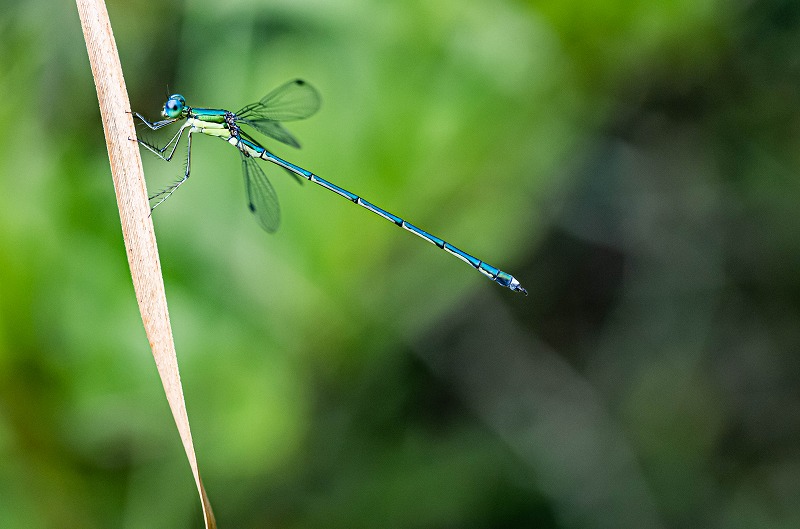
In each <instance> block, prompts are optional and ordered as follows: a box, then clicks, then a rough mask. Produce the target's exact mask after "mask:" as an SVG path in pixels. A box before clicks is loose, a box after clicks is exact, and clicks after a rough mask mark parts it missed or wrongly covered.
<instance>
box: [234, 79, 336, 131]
mask: <svg viewBox="0 0 800 529" xmlns="http://www.w3.org/2000/svg"><path fill="white" fill-rule="evenodd" d="M320 103H321V100H320V97H319V92H317V90H316V88H314V87H313V86H311V85H310V84H308V83H306V82H305V81H303V80H302V79H295V80H293V81H289V82H288V83H286V84H284V85H281V86H279V87H278V88H276V89H275V90H273V91H272V92H270V93H269V94H267V95H265V96H264V97H263V98H262V99H261V101H259V102H258V103H251V104H249V105H247V106H246V107H244V108H242V109H241V110H239V111H238V112H236V118H237V120H247V121H249V122H251V123H253V122H258V121H295V120H298V119H305V118H307V117H309V116H311V115H313V114H314V113H315V112H316V111H317V110H319V107H320Z"/></svg>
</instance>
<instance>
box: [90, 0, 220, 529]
mask: <svg viewBox="0 0 800 529" xmlns="http://www.w3.org/2000/svg"><path fill="white" fill-rule="evenodd" d="M77 5H78V14H79V15H80V19H81V26H82V27H83V35H84V38H85V40H86V49H87V51H88V53H89V62H90V63H91V67H92V75H93V76H94V83H95V86H96V88H97V98H98V100H99V102H100V114H101V117H102V120H103V130H104V131H105V137H106V145H107V146H108V157H109V159H110V161H111V176H112V178H113V180H114V190H115V191H116V195H117V205H118V206H119V214H120V219H121V221H122V235H123V238H124V240H125V249H126V250H127V253H128V263H129V264H130V268H131V276H132V278H133V287H134V290H135V292H136V299H137V301H138V302H139V311H140V312H141V314H142V321H143V322H144V328H145V332H146V333H147V338H148V340H149V341H150V348H151V349H152V351H153V357H154V358H155V360H156V366H157V367H158V373H159V375H160V376H161V382H162V384H163V386H164V392H165V393H166V395H167V401H168V402H169V406H170V408H171V410H172V415H173V417H174V419H175V424H176V425H177V427H178V432H179V433H180V436H181V440H182V441H183V447H184V450H185V451H186V456H187V458H188V459H189V465H190V466H191V468H192V474H194V479H195V482H196V484H197V490H198V492H199V493H200V499H201V501H202V504H203V517H204V519H205V526H206V528H207V529H212V528H216V522H215V521H214V514H213V513H212V511H211V504H210V503H209V501H208V497H207V496H206V492H205V489H204V488H203V482H202V481H201V479H200V473H199V471H198V469H197V457H196V456H195V451H194V444H193V443H192V434H191V431H190V429H189V419H188V416H187V414H186V405H185V403H184V399H183V389H182V387H181V380H180V375H179V373H178V361H177V358H176V356H175V344H174V342H173V339H172V328H171V326H170V322H169V313H168V312H167V298H166V295H165V293H164V280H163V278H162V276H161V263H160V262H159V258H158V249H157V248H156V238H155V233H154V231H153V222H152V220H151V219H150V216H149V213H150V207H149V204H148V200H147V190H146V188H145V182H144V173H143V172H142V160H141V158H140V156H139V150H138V148H137V145H136V143H135V142H133V141H130V140H129V138H134V137H135V135H136V131H135V129H134V126H133V120H132V119H131V116H130V114H128V111H129V110H130V102H129V100H128V93H127V91H126V89H125V80H124V79H123V77H122V66H121V65H120V61H119V55H118V53H117V46H116V43H115V42H114V35H113V34H112V32H111V24H110V21H109V19H108V11H107V10H106V6H105V3H104V2H103V0H77Z"/></svg>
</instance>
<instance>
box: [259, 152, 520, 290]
mask: <svg viewBox="0 0 800 529" xmlns="http://www.w3.org/2000/svg"><path fill="white" fill-rule="evenodd" d="M248 143H249V142H248ZM253 147H256V148H257V151H256V152H258V154H256V156H258V157H260V158H261V159H263V160H267V161H269V162H272V163H274V164H277V165H280V166H281V167H283V168H285V169H288V170H289V171H292V172H293V173H295V174H297V175H298V176H302V177H303V178H305V179H307V180H310V181H311V182H314V183H315V184H318V185H320V186H322V187H324V188H325V189H328V190H329V191H333V192H334V193H336V194H337V195H341V196H343V197H344V198H346V199H347V200H349V201H350V202H354V203H356V204H358V205H359V206H361V207H363V208H365V209H367V210H369V211H371V212H373V213H375V214H376V215H379V216H381V217H383V218H384V219H386V220H388V221H390V222H393V223H394V224H396V225H398V226H400V227H401V228H404V229H406V230H407V231H410V232H411V233H413V234H414V235H417V236H418V237H422V238H423V239H425V240H426V241H428V242H429V243H431V244H433V245H435V246H437V247H439V248H441V249H442V250H444V251H446V252H447V253H449V254H451V255H454V256H455V257H458V258H459V259H461V260H462V261H464V262H465V263H467V264H469V265H471V266H472V267H473V268H475V269H476V270H478V271H479V272H480V273H482V274H483V275H485V276H486V277H488V278H489V279H491V280H492V281H494V282H496V283H498V284H500V285H502V286H504V287H506V288H510V289H511V290H514V291H516V292H522V293H524V294H525V295H527V294H528V292H527V291H526V290H525V289H524V288H523V287H522V285H520V284H519V281H517V280H516V279H515V278H514V276H512V275H511V274H508V273H506V272H503V271H502V270H500V269H498V268H495V267H493V266H491V265H489V264H487V263H484V262H483V261H481V260H480V259H478V258H476V257H473V256H472V255H470V254H468V253H466V252H464V251H462V250H459V249H458V248H456V247H455V246H453V245H452V244H450V243H448V242H445V241H444V240H442V239H440V238H439V237H436V236H435V235H431V234H430V233H428V232H427V231H425V230H422V229H420V228H417V227H416V226H414V225H413V224H411V223H409V222H406V221H405V220H403V219H401V218H400V217H398V216H397V215H394V214H392V213H389V212H388V211H386V210H385V209H382V208H379V207H378V206H376V205H375V204H372V203H370V202H367V201H366V200H364V199H363V198H361V197H359V196H358V195H356V194H354V193H351V192H350V191H348V190H346V189H343V188H341V187H339V186H337V185H336V184H333V183H331V182H328V181H327V180H325V179H323V178H320V177H319V176H317V175H315V174H314V173H312V172H310V171H306V170H305V169H303V168H302V167H298V166H296V165H294V164H293V163H290V162H287V161H286V160H284V159H282V158H279V157H277V156H275V155H274V154H272V153H271V152H269V151H267V150H265V149H263V148H258V146H255V145H253ZM259 155H260V156H259Z"/></svg>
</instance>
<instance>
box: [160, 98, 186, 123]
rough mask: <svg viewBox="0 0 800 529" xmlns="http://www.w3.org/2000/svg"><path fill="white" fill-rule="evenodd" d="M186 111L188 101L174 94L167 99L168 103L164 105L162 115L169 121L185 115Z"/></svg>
mask: <svg viewBox="0 0 800 529" xmlns="http://www.w3.org/2000/svg"><path fill="white" fill-rule="evenodd" d="M185 110H186V99H184V97H183V96H182V95H180V94H172V95H171V96H169V99H167V102H166V103H164V109H163V110H162V111H161V115H162V116H164V117H165V118H169V119H176V118H179V117H180V116H181V114H183V112H184V111H185Z"/></svg>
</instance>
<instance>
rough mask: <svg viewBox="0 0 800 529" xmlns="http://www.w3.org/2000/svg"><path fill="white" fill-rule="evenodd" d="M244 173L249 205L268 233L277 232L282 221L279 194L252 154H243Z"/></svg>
mask: <svg viewBox="0 0 800 529" xmlns="http://www.w3.org/2000/svg"><path fill="white" fill-rule="evenodd" d="M242 173H243V174H244V188H245V191H246V192H247V207H249V208H250V211H252V212H253V215H255V216H256V220H257V221H258V224H259V225H260V226H261V227H262V228H264V230H266V231H267V232H268V233H275V231H277V229H278V226H280V223H281V209H280V206H279V205H278V195H277V193H275V189H274V188H273V187H272V184H270V183H269V180H268V179H267V175H265V174H264V171H262V170H261V167H259V166H258V162H256V161H255V159H254V158H252V157H250V156H245V155H244V154H242Z"/></svg>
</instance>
